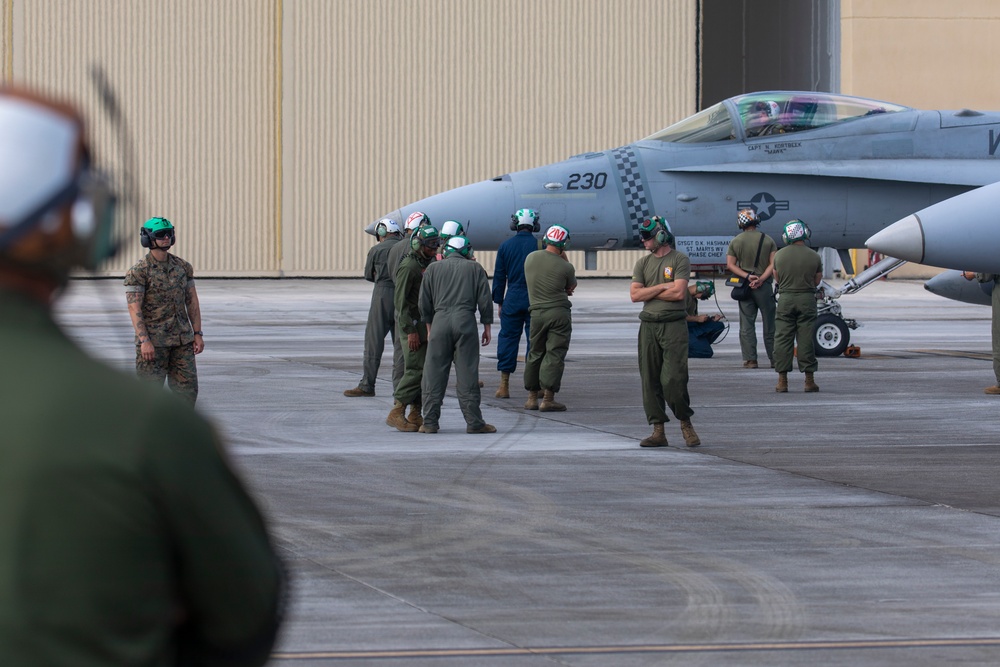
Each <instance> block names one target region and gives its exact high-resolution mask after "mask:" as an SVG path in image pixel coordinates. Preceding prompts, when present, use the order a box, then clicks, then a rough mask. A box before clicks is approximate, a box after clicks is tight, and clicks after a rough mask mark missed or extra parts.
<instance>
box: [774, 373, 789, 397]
mask: <svg viewBox="0 0 1000 667" xmlns="http://www.w3.org/2000/svg"><path fill="white" fill-rule="evenodd" d="M774 390H775V391H776V392H778V393H780V394H786V393H788V373H778V386H777V387H775V388H774Z"/></svg>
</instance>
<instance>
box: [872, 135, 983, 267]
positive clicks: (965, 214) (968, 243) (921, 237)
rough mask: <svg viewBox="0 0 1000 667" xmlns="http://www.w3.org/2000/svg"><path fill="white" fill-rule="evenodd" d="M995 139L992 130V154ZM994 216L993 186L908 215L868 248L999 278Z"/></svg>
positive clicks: (888, 228) (882, 232)
mask: <svg viewBox="0 0 1000 667" xmlns="http://www.w3.org/2000/svg"><path fill="white" fill-rule="evenodd" d="M993 136H994V130H992V129H991V130H990V142H991V152H992V150H994V149H995V148H996V145H995V144H993V143H992V142H993ZM997 141H998V142H1000V137H998V138H997ZM998 215H1000V183H993V184H991V185H987V186H985V187H982V188H978V189H976V190H972V191H971V192H968V193H966V194H963V195H960V196H958V197H953V198H951V199H947V200H945V201H942V202H939V203H937V204H934V205H933V206H929V207H927V208H925V209H923V210H920V211H917V212H916V213H914V214H912V215H908V216H906V217H905V218H903V219H902V220H900V221H898V222H896V223H894V224H892V225H890V226H889V227H887V228H885V229H883V230H882V231H880V232H879V233H877V234H875V235H874V236H872V237H871V238H870V239H868V241H867V245H868V247H869V248H871V249H873V250H876V251H877V252H882V253H885V254H889V255H892V256H893V257H899V258H900V259H905V260H907V261H911V262H919V263H920V264H929V265H931V266H940V267H943V268H946V269H959V270H962V271H965V270H968V271H980V272H982V273H1000V226H998Z"/></svg>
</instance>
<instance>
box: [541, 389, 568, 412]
mask: <svg viewBox="0 0 1000 667" xmlns="http://www.w3.org/2000/svg"><path fill="white" fill-rule="evenodd" d="M538 411H539V412H565V411H566V406H565V405H563V404H562V403H556V393H555V392H554V391H552V390H551V389H546V390H545V391H543V392H542V402H541V403H539V404H538Z"/></svg>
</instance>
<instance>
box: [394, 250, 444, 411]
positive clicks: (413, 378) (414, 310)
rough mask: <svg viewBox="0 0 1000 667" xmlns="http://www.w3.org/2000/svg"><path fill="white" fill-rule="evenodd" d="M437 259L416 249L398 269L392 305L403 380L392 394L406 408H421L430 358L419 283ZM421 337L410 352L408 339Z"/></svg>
mask: <svg viewBox="0 0 1000 667" xmlns="http://www.w3.org/2000/svg"><path fill="white" fill-rule="evenodd" d="M433 261H434V257H433V256H431V257H424V254H423V253H422V252H420V251H418V250H414V251H412V252H410V253H409V254H407V255H405V256H404V257H403V259H402V261H401V262H400V263H399V268H398V269H397V270H396V276H395V280H394V282H395V290H394V293H393V303H394V304H395V307H396V337H397V338H398V339H399V342H400V344H401V345H402V346H403V377H401V378H400V379H399V383H398V384H397V385H396V389H395V391H394V392H393V396H395V398H396V400H397V401H399V402H400V403H402V404H403V405H413V404H417V405H420V382H421V379H422V378H423V375H424V358H425V357H426V356H427V324H426V323H425V322H424V321H423V320H422V319H421V317H420V284H421V283H422V282H423V278H424V270H425V269H427V267H429V266H430V265H431V262H433ZM411 333H415V334H417V336H419V337H420V347H418V348H417V349H416V350H411V349H410V346H409V344H408V343H407V336H408V335H409V334H411Z"/></svg>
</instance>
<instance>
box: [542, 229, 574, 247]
mask: <svg viewBox="0 0 1000 667" xmlns="http://www.w3.org/2000/svg"><path fill="white" fill-rule="evenodd" d="M542 241H543V242H544V243H545V245H550V246H555V247H556V248H562V249H563V250H565V249H566V246H567V244H569V230H568V229H566V228H565V227H563V226H562V225H552V226H551V227H549V228H548V229H547V230H545V236H544V238H543V239H542Z"/></svg>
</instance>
